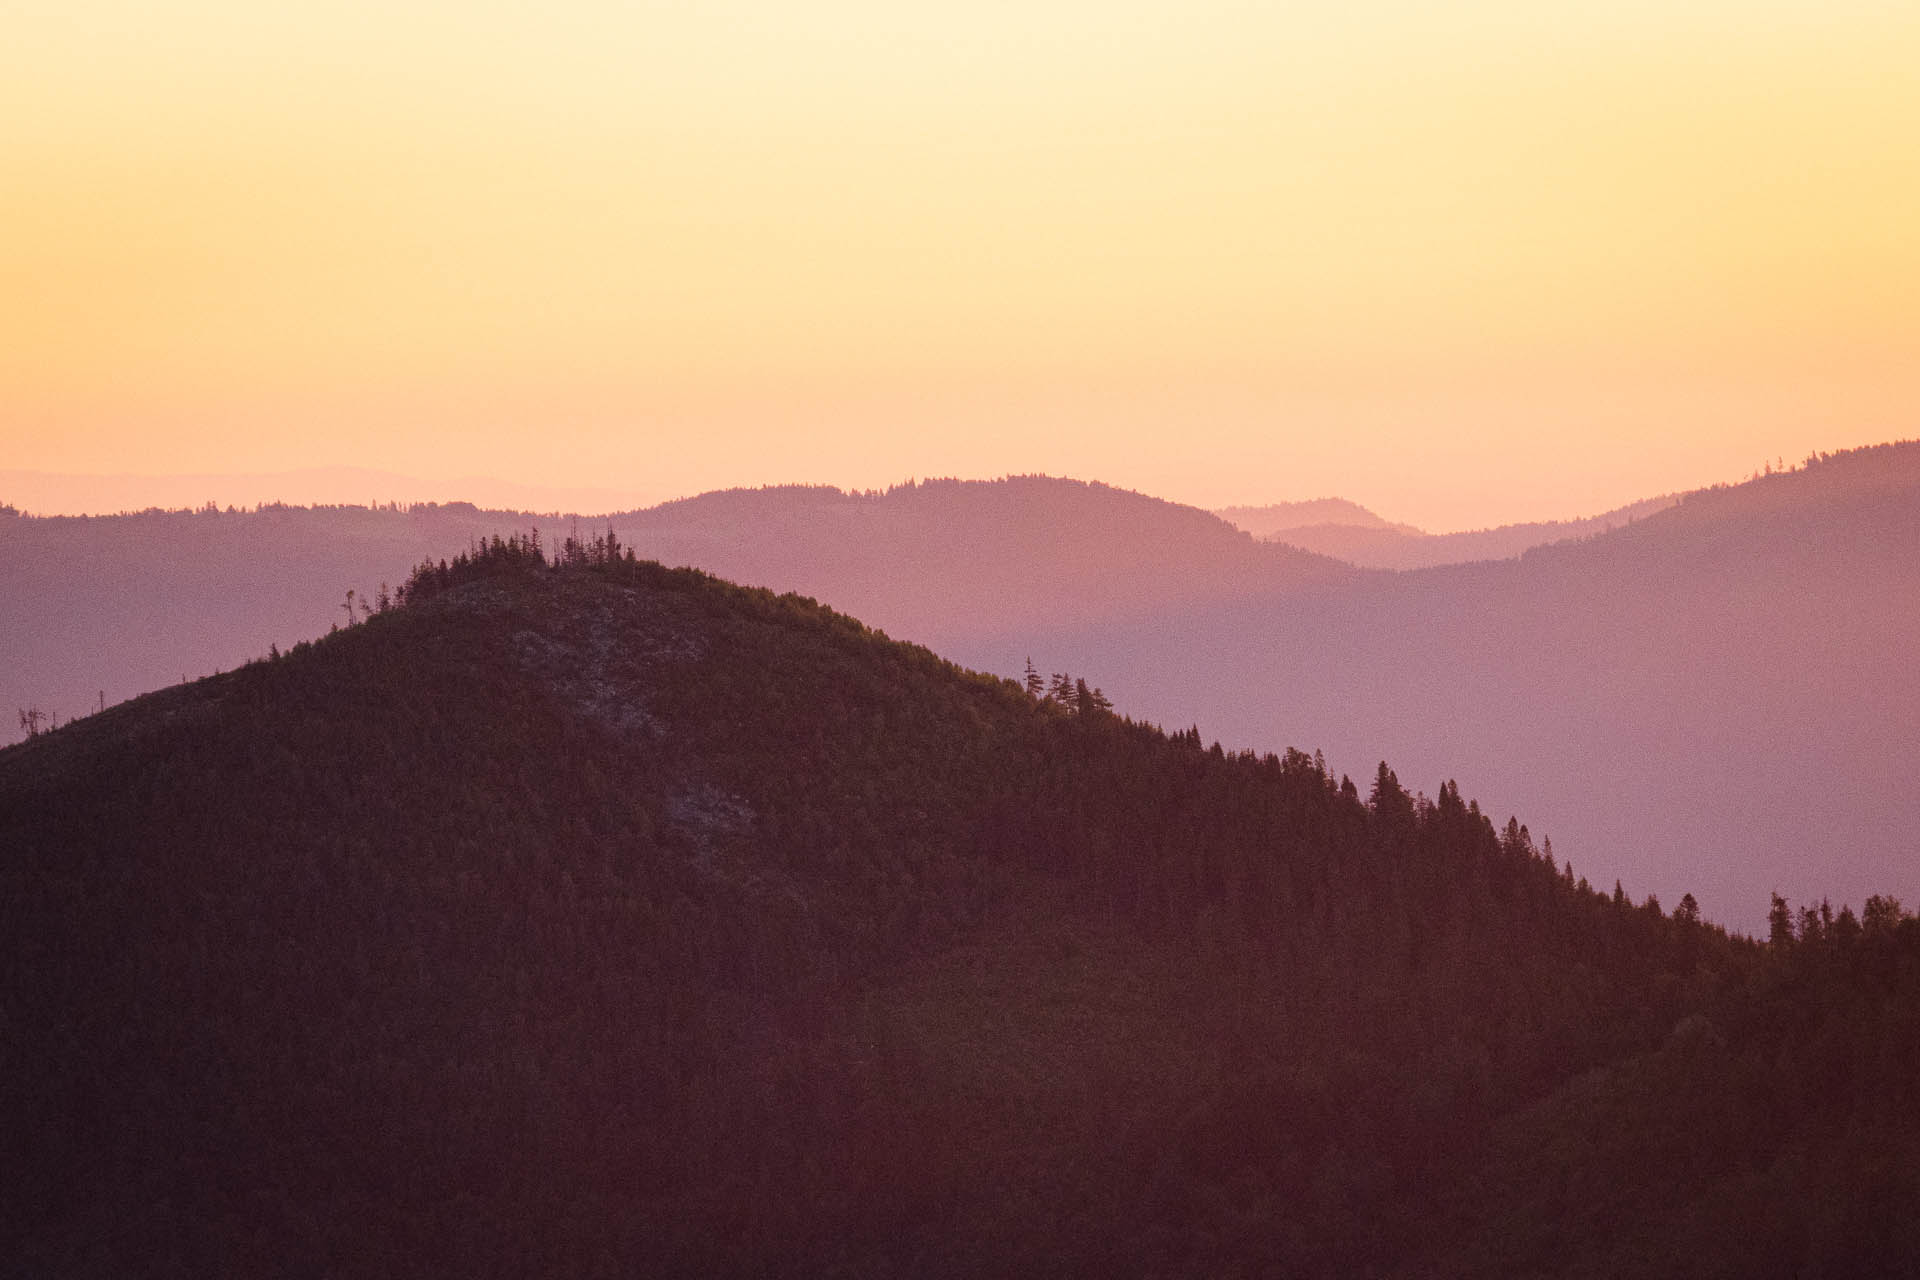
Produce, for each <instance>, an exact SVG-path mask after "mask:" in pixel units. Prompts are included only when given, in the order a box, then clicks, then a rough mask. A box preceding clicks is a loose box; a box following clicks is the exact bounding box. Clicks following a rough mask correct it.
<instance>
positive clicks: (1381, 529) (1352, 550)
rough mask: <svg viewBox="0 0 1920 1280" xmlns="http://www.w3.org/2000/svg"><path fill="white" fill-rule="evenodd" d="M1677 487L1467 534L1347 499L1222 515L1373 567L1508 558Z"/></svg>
mask: <svg viewBox="0 0 1920 1280" xmlns="http://www.w3.org/2000/svg"><path fill="white" fill-rule="evenodd" d="M1681 496H1682V495H1680V494H1677V493H1673V494H1665V495H1662V496H1661V497H1657V498H1643V499H1641V500H1640V501H1638V502H1631V503H1628V504H1627V505H1626V506H1624V507H1617V508H1615V509H1614V510H1612V511H1607V512H1603V513H1602V514H1600V515H1597V516H1589V517H1587V518H1585V519H1579V520H1545V521H1537V522H1534V523H1531V524H1510V525H1501V526H1500V527H1498V528H1494V529H1476V530H1471V531H1467V532H1462V533H1423V532H1422V531H1421V530H1419V529H1416V528H1414V527H1413V526H1412V525H1407V524H1392V523H1390V522H1388V521H1386V520H1384V519H1382V518H1381V517H1380V516H1377V515H1375V514H1374V513H1373V512H1371V511H1368V510H1367V509H1366V508H1365V507H1362V506H1359V505H1357V504H1355V503H1351V502H1348V501H1346V500H1345V499H1344V498H1322V499H1319V500H1316V501H1314V502H1295V503H1279V504H1276V505H1274V506H1271V507H1230V508H1227V509H1225V510H1222V511H1220V512H1218V513H1217V514H1218V515H1219V516H1220V517H1221V518H1222V519H1225V520H1228V521H1230V522H1232V523H1233V524H1235V525H1237V526H1238V527H1240V528H1243V529H1246V530H1248V531H1249V532H1251V533H1254V534H1255V536H1257V537H1261V538H1264V539H1265V540H1267V541H1270V542H1284V543H1286V544H1288V545H1289V546H1295V547H1299V548H1301V549H1302V550H1305V551H1312V552H1316V553H1318V554H1320V555H1323V556H1331V557H1333V558H1334V559H1336V560H1344V561H1346V562H1347V563H1349V564H1354V565H1359V566H1361V567H1363V568H1368V569H1431V568H1435V567H1437V566H1440V565H1444V564H1466V563H1468V562H1470V561H1474V560H1506V559H1510V558H1512V557H1513V556H1517V555H1520V554H1522V553H1523V552H1526V551H1528V550H1530V549H1531V548H1533V547H1539V546H1545V545H1547V544H1548V543H1552V542H1563V541H1566V540H1567V539H1570V538H1588V537H1592V536H1593V535H1595V534H1598V533H1605V532H1607V531H1608V530H1610V529H1614V528H1618V527H1619V526H1621V525H1623V524H1630V523H1632V522H1633V521H1635V520H1640V519H1644V518H1645V517H1647V516H1650V515H1653V514H1654V513H1655V512H1659V511H1664V510H1666V509H1667V508H1668V507H1671V506H1673V505H1674V504H1675V503H1677V502H1679V501H1680V499H1681Z"/></svg>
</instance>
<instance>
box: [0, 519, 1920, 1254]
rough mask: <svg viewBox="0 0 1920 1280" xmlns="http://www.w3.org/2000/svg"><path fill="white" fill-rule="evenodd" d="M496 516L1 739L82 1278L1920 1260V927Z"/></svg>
mask: <svg viewBox="0 0 1920 1280" xmlns="http://www.w3.org/2000/svg"><path fill="white" fill-rule="evenodd" d="M1035 677H1036V678H1035V680H1034V681H1033V683H1032V684H1030V685H1025V686H1023V685H1021V684H1016V683H1014V682H1010V681H1007V680H1002V679H998V678H994V677H988V676H980V675H976V674H973V673H970V672H967V671H964V670H961V669H959V668H957V667H955V666H953V665H951V664H949V663H947V662H944V661H942V660H941V659H939V658H937V657H936V656H934V655H933V654H931V653H929V652H927V651H926V650H923V649H919V648H916V647H913V646H910V645H904V644H899V643H896V642H893V641H891V640H888V639H887V638H886V637H884V636H883V635H881V634H879V633H877V632H874V631H872V630H870V629H868V628H867V627H865V626H863V625H861V624H860V623H858V622H856V621H854V620H853V619H851V618H848V617H845V616H843V615H840V614H837V613H834V612H832V611H831V610H828V609H825V608H823V607H821V606H819V605H817V604H815V603H813V602H812V601H810V600H807V599H804V598H801V597H796V596H774V595H772V594H771V593H768V592H765V591H757V590H747V589H742V588H738V587H734V586H731V585H729V584H726V583H724V582H721V581H719V580H716V579H713V578H711V577H708V576H707V575H705V574H703V573H699V572H696V571H691V570H670V569H665V568H662V567H661V566H659V565H658V564H653V563H649V562H644V561H639V560H636V559H634V558H633V557H632V556H631V555H630V554H623V553H622V552H621V549H620V547H619V546H618V544H617V543H616V542H615V541H614V540H613V539H612V538H611V537H607V538H603V539H596V540H593V541H591V542H585V543H583V542H580V541H577V540H568V541H567V542H566V543H565V544H563V546H562V547H560V548H559V549H558V554H557V555H555V556H552V557H549V556H548V555H547V554H546V552H545V551H544V550H543V548H541V547H540V545H539V544H538V543H537V542H536V541H533V540H522V539H520V538H517V537H516V538H510V539H506V540H504V541H503V540H499V539H495V540H492V541H490V542H489V543H487V544H485V545H482V546H478V547H476V548H475V549H474V550H473V551H472V552H471V553H470V554H467V555H463V556H460V557H456V558H454V559H453V560H452V561H450V562H438V563H434V564H430V565H423V566H421V567H420V569H419V570H418V571H416V573H415V574H414V575H413V577H412V579H411V580H410V581H409V582H408V583H407V584H406V586H405V587H404V588H403V589H402V590H401V592H400V593H399V602H398V603H397V604H395V605H394V606H393V607H390V608H388V609H386V610H384V611H382V612H379V613H377V614H375V615H374V616H372V617H371V618H369V619H367V620H365V621H364V622H359V623H357V624H355V625H352V626H349V627H346V628H343V629H341V630H339V631H338V632H337V633H335V634H333V635H331V636H329V637H327V638H325V639H323V640H321V641H318V642H315V643H310V644H301V645H298V646H296V647H295V649H294V650H293V651H292V652H290V653H288V654H286V655H278V654H275V655H273V656H271V657H269V658H268V659H266V660H262V661H258V662H255V663H252V664H249V665H247V666H246V667H244V668H242V669H240V670H237V671H233V672H229V673H227V674H225V675H222V676H218V677H214V678H209V679H206V680H202V681H197V682H195V683H193V684H190V685H184V686H180V687H176V688H171V689H167V690H163V691H160V692H158V693H155V694H152V695H149V696H146V697H143V698H140V699H136V700H134V701H132V702H129V703H127V704H124V705H122V706H118V707H114V708H110V709H108V710H106V711H104V712H102V713H100V714H98V715H95V716H91V717H87V718H86V719H83V720H80V721H77V722H74V723H72V724H70V725H68V726H66V727H64V728H61V729H59V730H57V731H54V732H50V733H42V734H40V735H38V736H36V737H35V738H33V739H31V740H29V741H27V742H25V743H23V744H20V745H17V746H14V747H10V748H7V749H6V750H4V751H0V850H5V851H6V858H5V862H4V865H0V877H4V879H3V880H0V889H3V890H4V892H0V959H3V960H4V964H3V965H0V972H4V973H5V975H6V978H5V980H4V988H3V989H0V1017H4V1022H5V1025H6V1027H7V1028H8V1035H7V1037H6V1043H5V1048H4V1053H5V1055H6V1057H5V1062H4V1067H5V1072H6V1078H7V1079H8V1081H9V1087H10V1095H9V1100H8V1103H7V1112H6V1116H5V1123H6V1135H5V1136H6V1140H7V1150H8V1151H9V1153H10V1158H11V1160H12V1164H13V1172H14V1178H13V1183H14V1187H15V1190H14V1192H13V1193H12V1194H10V1195H9V1196H8V1197H7V1201H6V1204H5V1206H4V1208H0V1215H4V1216H3V1217H0V1231H3V1232H4V1234H3V1235H0V1240H4V1242H5V1246H6V1249H7V1254H8V1256H9V1257H11V1258H13V1259H15V1260H16V1261H17V1262H18V1264H19V1265H20V1266H21V1267H22V1269H23V1270H26V1271H29V1272H32V1273H36V1274H50V1275H79V1274H102V1273H116V1272H126V1271H140V1272H143V1273H147V1274H180V1275H185V1274H194V1275H203V1274H209V1273H250V1274H274V1273H285V1272H290V1271H313V1272H321V1273H325V1274H333V1275H374V1274H381V1275H391V1274H409V1273H423V1272H425V1273H438V1274H451V1273H459V1274H516V1275H526V1274H567V1275H601V1274H605V1275H625V1274H635V1273H645V1274H706V1275H710V1274H728V1273H734V1274H747V1273H752V1274H765V1273H768V1272H779V1273H784V1274H839V1275H848V1274H852V1275H863V1274H864V1275H882V1274H900V1273H903V1272H914V1273H932V1274H954V1275H960V1274H968V1275H974V1274H983V1273H1001V1274H1013V1273H1035V1272H1048V1273H1055V1274H1100V1275H1112V1274H1148V1273H1169V1272H1178V1273H1186V1274H1192V1273H1200V1272H1208V1273H1213V1272H1221V1271H1262V1272H1277V1273H1286V1274H1329V1275H1331V1274H1354V1273H1356V1272H1360V1273H1373V1274H1432V1273H1436V1272H1442V1273H1447V1274H1511V1273H1513V1272H1515V1271H1528V1272H1532V1273H1537V1274H1599V1273H1609V1272H1611V1273H1620V1272H1623V1271H1634V1270H1644V1269H1646V1268H1647V1267H1649V1266H1653V1265H1664V1264H1665V1263H1670V1262H1671V1260H1672V1259H1674V1258H1691V1259H1695V1260H1698V1261H1699V1262H1700V1263H1701V1269H1702V1270H1707V1269H1712V1268H1718V1269H1720V1270H1724V1271H1737V1272H1740V1273H1744V1274H1789V1273H1804V1272H1805V1271H1807V1270H1808V1269H1810V1267H1811V1266H1812V1265H1813V1264H1815V1263H1818V1264H1822V1265H1831V1266H1834V1267H1836V1268H1838V1269H1839V1270H1842V1271H1846V1270H1849V1269H1857V1268H1858V1267H1865V1268H1866V1269H1869V1270H1872V1269H1882V1270H1884V1269H1886V1268H1887V1267H1888V1265H1889V1264H1892V1263H1896V1262H1900V1261H1903V1260H1904V1261H1912V1260H1913V1259H1916V1258H1920V1237H1916V1236H1915V1235H1914V1229H1913V1227H1912V1225H1911V1223H1910V1220H1908V1219H1907V1218H1905V1217H1903V1216H1901V1215H1897V1214H1893V1213H1890V1212H1884V1210H1885V1208H1886V1207H1887V1206H1891V1205H1898V1204H1907V1203H1912V1201H1913V1198H1914V1195H1915V1192H1916V1191H1920V1183H1917V1182H1916V1174H1915V1167H1914V1165H1915V1162H1914V1159H1913V1156H1912V1154H1911V1153H1912V1151H1913V1150H1914V1149H1915V1148H1914V1146H1913V1139H1914V1137H1915V1136H1916V1133H1915V1124H1916V1122H1915V1119H1914V1117H1915V1115H1916V1114H1920V1110H1916V1108H1914V1107H1913V1106H1912V1103H1913V1101H1914V1095H1913V1089H1914V1086H1913V1083H1912V1078H1911V1075H1910V1072H1909V1071H1908V1070H1907V1064H1908V1063H1910V1062H1911V1061H1912V1055H1913V1052H1914V1050H1915V1049H1916V1048H1920V1016H1916V1008H1917V1003H1916V1000H1915V991H1916V988H1917V987H1920V924H1916V923H1915V922H1914V921H1913V920H1912V919H1911V918H1910V917H1908V916H1907V915H1906V914H1905V913H1904V912H1903V911H1902V910H1901V908H1900V907H1899V905H1898V904H1896V903H1891V902H1888V901H1886V900H1879V899H1876V900H1875V901H1874V903H1872V904H1870V905H1869V909H1868V910H1867V911H1866V912H1865V914H1864V915H1863V916H1862V917H1860V918H1856V917H1855V916H1854V915H1853V913H1852V912H1851V911H1846V910H1843V911H1842V912H1841V913H1840V914H1839V915H1838V916H1835V915H1834V914H1833V913H1832V912H1831V910H1828V911H1826V912H1822V911H1819V910H1813V911H1811V912H1809V913H1806V914H1804V915H1802V916H1800V917H1795V916H1794V915H1792V914H1791V913H1790V912H1789V909H1788V907H1787V905H1786V904H1777V912H1778V913H1779V914H1780V915H1781V917H1782V923H1781V927H1780V928H1779V929H1777V930H1776V933H1775V936H1774V937H1773V939H1772V940H1771V941H1770V942H1769V943H1768V944H1767V945H1765V946H1761V945H1757V944H1753V943H1749V942H1746V941H1744V940H1741V939H1738V938H1734V937H1730V936H1728V935H1727V934H1726V933H1724V932H1723V931H1721V930H1719V929H1716V928H1714V927H1713V926H1712V925H1710V924H1708V923H1706V922H1703V921H1702V920H1700V919H1699V917H1698V913H1697V911H1695V910H1693V909H1692V907H1691V903H1690V902H1683V903H1681V904H1679V906H1678V907H1677V908H1676V909H1675V910H1674V911H1673V912H1672V914H1668V913H1667V912H1666V911H1664V910H1662V908H1661V906H1660V904H1658V903H1656V902H1652V901H1648V902H1645V903H1633V902H1629V901H1628V900H1626V898H1625V897H1624V895H1622V894H1621V893H1620V892H1619V891H1618V890H1617V889H1616V890H1615V891H1614V893H1613V894H1611V895H1608V894H1605V893H1602V892H1598V891H1595V890H1593V889H1591V888H1589V887H1588V886H1587V885H1586V884H1585V882H1584V881H1582V880H1581V879H1580V878H1579V877H1578V876H1577V875H1576V874H1575V872H1574V871H1573V869H1572V868H1571V867H1567V866H1564V865H1558V864H1556V862H1555V861H1554V859H1553V857H1552V855H1551V852H1550V850H1548V849H1546V848H1544V847H1542V848H1536V847H1535V843H1534V840H1533V837H1532V836H1531V835H1530V834H1529V833H1528V831H1527V830H1526V828H1525V827H1523V826H1521V825H1520V824H1519V823H1518V822H1517V821H1509V822H1507V823H1506V824H1505V825H1504V826H1496V824H1495V823H1494V822H1493V821H1492V820H1491V819H1490V818H1489V816H1488V815H1486V814H1485V813H1483V812H1482V811H1481V810H1480V808H1479V807H1478V805H1476V804H1474V803H1471V802H1468V801H1466V800H1464V799H1463V798H1462V797H1461V796H1460V794H1459V791H1458V789H1457V788H1456V787H1454V786H1453V785H1452V784H1451V783H1443V784H1442V785H1441V786H1440V787H1439V789H1438V793H1437V795H1435V796H1434V797H1433V798H1431V799H1429V798H1428V797H1426V796H1424V795H1421V794H1418V793H1414V792H1409V791H1408V790H1407V789H1406V788H1405V787H1403V786H1402V784H1401V783H1400V780H1399V779H1398V777H1397V776H1396V775H1395V774H1394V772H1393V771H1392V770H1391V769H1390V768H1389V767H1388V766H1386V765H1385V764H1382V765H1381V766H1380V767H1379V769H1378V771H1377V773H1376V775H1375V776H1374V777H1373V778H1372V779H1371V780H1370V786H1369V787H1368V789H1367V793H1366V794H1365V795H1363V794H1362V791H1361V788H1360V787H1358V786H1356V785H1355V784H1354V783H1353V782H1351V781H1350V780H1348V779H1344V778H1335V777H1333V776H1331V775H1330V774H1329V773H1328V772H1327V771H1326V770H1325V768H1324V766H1322V765H1321V764H1320V763H1319V761H1318V760H1317V759H1315V758H1314V757H1311V756H1308V755H1305V754H1303V753H1301V752H1299V751H1295V750H1290V751H1288V752H1286V753H1284V754H1283V755H1277V756H1276V755H1260V756H1256V755H1254V754H1252V753H1250V752H1243V753H1227V752H1224V751H1222V750H1221V749H1220V748H1219V747H1218V746H1217V745H1215V746H1213V747H1210V748H1209V747H1206V746H1203V744H1202V743H1201V741H1200V738H1199V735H1198V734H1197V733H1195V732H1192V731H1186V732H1174V733H1171V734H1168V733H1165V732H1162V731H1161V730H1160V729H1158V728H1155V727H1153V726H1150V725H1145V724H1140V723H1135V722H1133V721H1131V720H1129V719H1127V718H1126V717H1124V716H1120V715H1116V714H1114V713H1113V712H1112V711H1110V710H1108V709H1107V708H1106V707H1105V705H1104V699H1102V698H1100V697H1098V696H1096V692H1095V690H1094V689H1092V688H1091V687H1089V683H1088V682H1087V681H1086V680H1085V679H1084V678H1079V677H1075V676H1073V675H1071V674H1068V673H1061V674H1060V676H1059V677H1058V678H1056V679H1046V678H1042V677H1040V675H1039V673H1035Z"/></svg>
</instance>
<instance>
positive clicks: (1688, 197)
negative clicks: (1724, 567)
mask: <svg viewBox="0 0 1920 1280" xmlns="http://www.w3.org/2000/svg"><path fill="white" fill-rule="evenodd" d="M6 28H7V38H6V40H5V41H4V43H0V470H29V471H44V472H60V473H78V474H82V475H127V474H182V473H185V474H194V475H200V474H226V473H248V474H259V473H271V472H279V471H286V470H292V469H302V468H309V469H310V468H341V467H357V468H372V469H379V470H385V471H390V472H397V473H402V474H405V475H408V476H419V477H426V478H428V479H429V480H433V481H436V482H438V483H443V484H444V483H451V482H452V478H456V477H473V476H482V477H493V478H496V479H499V480H501V481H504V482H511V483H515V484H520V485H525V486H533V487H541V488H543V489H544V490H545V491H556V490H569V491H579V490H583V489H592V490H595V491H607V490H618V491H620V492H622V493H633V494H642V495H648V496H651V497H653V498H656V499H664V498H670V497H675V496H680V495H683V494H687V493H693V492H698V491H701V490H705V489H710V488H717V487H723V486H727V485H738V484H747V485H752V484H763V483H776V482H789V481H810V482H824V483H832V484H839V485H843V486H847V487H860V488H865V487H877V486H882V485H885V484H889V483H892V482H895V481H899V480H903V479H906V478H909V477H913V476H922V477H924V476H932V475H963V476H993V475H1000V474H1006V473H1023V472H1047V473H1051V474H1061V475H1073V476H1078V477H1082V478H1089V479H1101V480H1106V481H1108V482H1110V483H1114V484H1119V485H1123V486H1125V487H1128V488H1135V489H1140V490H1143V491H1146V492H1150V493H1154V494H1158V495H1161V496H1165V497H1169V498H1174V499H1177V500H1181V501H1187V502H1193V503H1196V504H1198V505H1202V506H1220V505H1226V504H1229V503H1258V502H1269V501H1280V500H1290V499H1303V498H1312V497H1319V496H1325V495H1330V494H1339V495H1343V496H1346V497H1349V498H1352V499H1354V500H1357V501H1360V502H1363V503H1365V504H1366V505H1368V506H1370V507H1373V508H1374V509H1376V510H1378V511H1380V512H1382V513H1383V514H1386V515H1388V516H1389V517H1391V518H1393V519H1396V520H1405V521H1409V522H1411V523H1414V524H1418V525H1421V526H1422V527H1425V528H1428V529H1433V530H1446V529H1454V528H1463V527H1477V526H1483V525H1489V524H1497V523H1503V522H1507V521H1516V520H1528V519H1540V518H1553V517H1564V516H1573V515H1580V514H1590V513H1593V512H1597V511H1600V510H1604V509H1606V508H1609V507H1612V506H1616V505H1619V504H1620V503H1623V502H1626V501H1630V500H1632V499H1635V498H1639V497H1644V496H1648V495H1650V494H1654V493H1661V492H1668V491H1672V490H1675V489H1682V488H1689V487H1693V486H1695V485H1700V484H1707V483H1712V482H1715V481H1722V480H1733V479H1739V478H1743V477H1744V476H1746V475H1747V474H1748V473H1749V472H1751V471H1752V470H1754V469H1756V468H1758V467H1760V466H1761V465H1762V464H1763V463H1764V462H1766V461H1771V460H1773V459H1775V458H1776V457H1779V458H1784V459H1785V460H1786V461H1788V462H1792V461H1795V460H1797V459H1798V458H1801V457H1804V456H1805V455H1806V454H1807V452H1808V451H1810V450H1814V449H1837V448H1842V447H1847V446H1851V445H1856V444H1863V443H1871V442H1875V441H1880V440H1886V439H1892V438H1898V437H1906V436H1912V435H1915V434H1920V432H1916V430H1915V414H1914V408H1915V406H1916V405H1920V235H1915V234H1914V231H1913V228H1914V227H1916V226H1920V162H1917V161H1916V160H1915V157H1916V156H1920V6H1916V5H1914V4H1912V3H1911V0H1901V2H1899V3H1894V2H1892V0H1884V2H1882V0H1872V2H1870V0H1818V2H1816V0H1740V3H1737V4H1736V3H1732V2H1731V0H1700V2H1697V3H1691V4H1687V3H1672V2H1667V3H1655V2H1654V0H1620V2H1619V3H1614V4H1610V5H1604V6H1573V5H1543V4H1540V3H1538V0H1459V2H1458V3H1454V4H1449V5H1433V4H1430V3H1425V2H1421V3H1415V2H1413V0H1350V2H1349V3H1343V4H1337V5H1336V4H1326V3H1321V4H1315V5H1310V6H1308V5H1298V4H1289V3H1280V2H1277V0H1265V2H1263V3H1257V4H1256V3H1228V2H1226V0H1181V3H1177V4H1175V3H1159V2H1157V0H1156V2H1148V0H1101V2H1100V3H1097V4H1096V3H1079V2H1075V3H1047V2H1046V0H1022V2H1021V3H1012V2H1011V0H970V2H969V3H967V4H964V5H944V4H925V5H901V4H898V3H880V2H878V0H872V2H867V0H818V2H817V3H812V4H806V5H795V4H775V3H759V2H752V3H750V2H747V0H714V2H712V3H702V4H687V3H665V4H659V3H644V2H639V3H634V2H629V3H611V2H607V3H588V2H582V0H548V2H547V3H542V4H540V5H534V4H531V3H524V2H515V3H509V2H506V0H462V2H461V3H458V4H455V3H450V2H449V3H440V2H438V0H435V2H431V3H429V2H422V0H413V2H409V0H382V2H381V3H372V2H371V0H327V3H324V4H319V3H314V4H309V3H301V2H299V0H291V2H289V3H280V4H259V3H257V0H245V2H241V0H175V2H173V3H165V2H157V0H139V2H138V3H133V2H119V0H13V2H12V3H10V4H9V5H8V12H7V17H6ZM5 500H6V495H4V494H0V501H5Z"/></svg>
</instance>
